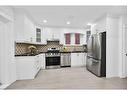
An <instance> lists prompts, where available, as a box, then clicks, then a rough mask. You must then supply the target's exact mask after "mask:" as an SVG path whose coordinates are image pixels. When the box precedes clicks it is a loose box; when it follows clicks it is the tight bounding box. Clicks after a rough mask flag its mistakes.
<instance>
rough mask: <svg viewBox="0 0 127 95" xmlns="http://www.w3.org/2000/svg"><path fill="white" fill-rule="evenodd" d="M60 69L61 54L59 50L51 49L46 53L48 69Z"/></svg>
mask: <svg viewBox="0 0 127 95" xmlns="http://www.w3.org/2000/svg"><path fill="white" fill-rule="evenodd" d="M53 68H60V52H59V49H57V48H49V49H48V51H47V53H46V69H53Z"/></svg>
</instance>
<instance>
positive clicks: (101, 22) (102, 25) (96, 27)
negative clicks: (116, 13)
mask: <svg viewBox="0 0 127 95" xmlns="http://www.w3.org/2000/svg"><path fill="white" fill-rule="evenodd" d="M104 31H106V16H105V17H101V18H99V19H97V20H96V21H95V22H94V23H93V25H92V26H91V34H96V33H100V32H104Z"/></svg>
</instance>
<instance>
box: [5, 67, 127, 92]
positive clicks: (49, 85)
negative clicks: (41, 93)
mask: <svg viewBox="0 0 127 95" xmlns="http://www.w3.org/2000/svg"><path fill="white" fill-rule="evenodd" d="M7 89H14V90H15V89H127V78H124V79H121V78H108V79H106V78H99V77H96V76H95V75H93V74H92V73H90V72H89V71H87V70H86V69H85V67H78V68H61V69H48V70H41V71H40V72H39V73H38V75H37V77H36V78H35V79H33V80H18V81H16V82H14V83H13V84H12V85H10V86H9V87H8V88H7Z"/></svg>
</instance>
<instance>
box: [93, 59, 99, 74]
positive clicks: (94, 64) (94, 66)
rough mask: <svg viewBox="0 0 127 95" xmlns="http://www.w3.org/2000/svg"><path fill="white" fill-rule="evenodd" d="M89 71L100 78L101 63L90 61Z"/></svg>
mask: <svg viewBox="0 0 127 95" xmlns="http://www.w3.org/2000/svg"><path fill="white" fill-rule="evenodd" d="M91 71H92V72H93V73H94V74H95V75H97V76H101V61H99V60H95V59H92V65H91Z"/></svg>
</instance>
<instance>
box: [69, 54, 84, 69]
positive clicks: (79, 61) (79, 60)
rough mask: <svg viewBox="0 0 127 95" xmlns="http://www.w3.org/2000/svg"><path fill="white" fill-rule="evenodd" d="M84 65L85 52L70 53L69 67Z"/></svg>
mask: <svg viewBox="0 0 127 95" xmlns="http://www.w3.org/2000/svg"><path fill="white" fill-rule="evenodd" d="M85 65H86V53H71V67H80V66H85Z"/></svg>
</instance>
